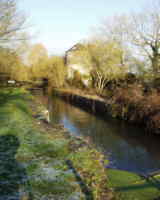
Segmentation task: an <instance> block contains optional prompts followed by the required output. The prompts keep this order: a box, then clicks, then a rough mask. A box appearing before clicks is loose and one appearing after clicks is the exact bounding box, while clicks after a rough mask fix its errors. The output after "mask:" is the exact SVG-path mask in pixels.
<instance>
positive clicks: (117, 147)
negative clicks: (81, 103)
mask: <svg viewBox="0 0 160 200" xmlns="http://www.w3.org/2000/svg"><path fill="white" fill-rule="evenodd" d="M50 111H51V113H50V114H51V116H50V117H51V121H52V122H53V123H62V124H63V125H64V126H65V127H66V128H67V129H69V131H70V132H72V134H75V135H83V136H84V137H86V138H88V137H89V138H90V140H91V141H92V142H93V143H94V144H95V145H96V147H97V148H98V149H100V150H101V151H103V152H104V154H105V155H106V156H107V157H109V160H110V167H113V168H117V169H123V170H128V171H132V172H137V173H148V172H152V171H154V170H157V169H159V168H160V146H159V139H160V138H159V137H155V138H153V136H146V135H145V136H144V133H143V130H141V129H139V128H136V127H134V126H131V125H128V124H126V123H125V122H123V121H119V120H115V119H111V118H109V117H107V118H105V120H104V119H102V118H99V117H97V116H94V115H92V114H90V113H87V112H86V111H83V110H81V109H79V108H77V107H75V106H73V105H70V104H69V103H66V102H64V101H62V100H60V99H59V98H56V97H55V98H54V99H52V103H50Z"/></svg>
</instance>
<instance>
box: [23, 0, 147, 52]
mask: <svg viewBox="0 0 160 200" xmlns="http://www.w3.org/2000/svg"><path fill="white" fill-rule="evenodd" d="M146 1H148V0H138V1H137V2H136V1H134V0H20V1H19V7H20V10H22V11H23V12H24V13H25V15H26V16H27V19H28V24H29V27H30V28H29V29H28V31H30V32H31V38H32V42H33V43H42V44H43V45H44V46H45V47H46V48H47V50H48V52H49V54H63V53H64V52H65V51H66V50H68V49H69V48H71V47H72V46H73V45H74V44H76V43H78V42H80V41H83V40H85V39H87V38H88V37H90V36H91V35H93V34H94V31H95V27H97V28H98V27H99V26H100V24H101V23H102V22H103V21H104V20H105V18H107V17H108V16H114V15H118V14H124V13H128V12H131V11H137V10H139V8H140V7H141V6H142V5H143V4H144V3H145V2H146Z"/></svg>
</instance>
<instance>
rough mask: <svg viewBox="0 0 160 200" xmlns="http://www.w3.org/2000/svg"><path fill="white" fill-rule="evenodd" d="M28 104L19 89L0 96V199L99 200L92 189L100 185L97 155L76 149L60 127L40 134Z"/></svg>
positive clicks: (40, 129) (99, 166)
mask: <svg viewBox="0 0 160 200" xmlns="http://www.w3.org/2000/svg"><path fill="white" fill-rule="evenodd" d="M31 101H32V96H31V95H29V94H28V93H26V92H25V91H24V90H21V89H9V90H8V89H1V91H0V184H1V187H0V199H8V197H12V198H15V199H26V200H27V199H28V200H29V199H34V200H40V199H55V200H84V199H85V200H93V199H94V200H96V199H97V200H98V199H100V197H99V196H97V194H98V193H97V189H96V188H95V185H96V183H97V184H98V185H100V183H101V181H103V182H104V180H105V179H104V177H103V175H104V174H105V173H104V171H103V170H101V169H102V165H101V164H100V162H98V159H99V158H100V154H99V153H98V152H96V151H95V150H92V149H90V148H87V147H85V148H79V147H78V146H81V145H80V144H79V141H78V143H76V140H75V138H73V137H68V136H67V137H65V136H64V132H66V130H63V128H55V127H54V129H53V131H49V132H45V131H42V130H44V129H43V128H40V127H39V125H37V124H36V123H37V121H36V120H35V119H33V117H32V114H33V112H32V111H31V109H29V108H30V104H29V103H30V102H31ZM34 112H35V111H34ZM73 143H75V145H73ZM76 145H78V146H77V148H76V151H74V150H73V151H72V150H71V148H70V147H71V146H76ZM67 160H69V162H67ZM68 163H69V164H68ZM80 163H82V164H83V165H84V166H82V168H79V164H80ZM70 164H71V165H70ZM83 172H85V174H84V173H83ZM101 173H103V174H101ZM79 175H80V176H79ZM83 175H84V176H83ZM104 176H105V177H106V175H104ZM101 177H102V179H101ZM92 182H93V183H94V186H93V185H92ZM105 182H106V181H105ZM105 185H106V184H105ZM105 187H106V186H105ZM103 192H105V191H103Z"/></svg>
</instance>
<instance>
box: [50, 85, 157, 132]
mask: <svg viewBox="0 0 160 200" xmlns="http://www.w3.org/2000/svg"><path fill="white" fill-rule="evenodd" d="M128 88H129V87H128ZM122 90H123V91H122ZM138 90H139V88H133V86H131V88H129V89H121V90H120V89H119V90H117V92H113V91H112V93H113V94H112V95H108V96H107V95H106V96H105V97H103V96H100V95H96V94H93V93H92V94H87V92H86V91H82V90H80V89H77V90H76V89H72V88H70V89H58V90H54V92H53V93H54V95H58V96H60V97H61V98H63V99H65V100H67V101H69V102H70V103H73V104H75V105H77V106H79V107H81V108H83V109H85V110H88V111H89V112H92V113H95V114H97V115H100V116H102V117H105V116H108V115H110V116H112V117H113V118H118V119H123V120H125V121H127V122H129V123H131V124H135V125H138V126H141V127H143V128H144V129H145V131H146V132H147V133H152V134H159V133H160V120H159V119H160V104H159V100H160V96H159V94H158V93H157V92H154V91H153V92H152V93H150V94H148V95H147V96H143V95H142V94H140V92H139V91H138ZM140 91H141V89H140Z"/></svg>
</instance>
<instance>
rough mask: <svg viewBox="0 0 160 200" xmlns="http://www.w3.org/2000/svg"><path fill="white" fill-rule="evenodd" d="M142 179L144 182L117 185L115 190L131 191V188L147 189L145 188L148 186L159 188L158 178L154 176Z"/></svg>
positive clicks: (159, 181)
mask: <svg viewBox="0 0 160 200" xmlns="http://www.w3.org/2000/svg"><path fill="white" fill-rule="evenodd" d="M144 180H145V182H144V183H139V184H135V185H128V186H122V187H117V188H116V190H117V191H121V192H126V191H131V190H141V189H147V188H150V187H155V188H157V189H158V190H160V180H158V179H156V178H154V177H151V178H145V179H144Z"/></svg>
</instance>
